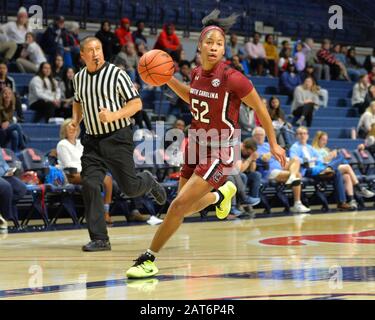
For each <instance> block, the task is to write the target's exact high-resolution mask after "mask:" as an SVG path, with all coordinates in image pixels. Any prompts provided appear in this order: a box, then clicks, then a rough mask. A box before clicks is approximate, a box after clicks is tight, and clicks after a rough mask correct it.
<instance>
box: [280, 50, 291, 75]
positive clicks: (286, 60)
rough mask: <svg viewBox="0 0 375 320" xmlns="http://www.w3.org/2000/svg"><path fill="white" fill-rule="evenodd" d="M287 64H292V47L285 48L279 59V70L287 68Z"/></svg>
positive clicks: (282, 70)
mask: <svg viewBox="0 0 375 320" xmlns="http://www.w3.org/2000/svg"><path fill="white" fill-rule="evenodd" d="M289 64H294V61H293V58H292V49H290V48H287V49H286V50H285V52H284V54H283V56H282V57H281V58H280V60H279V70H280V72H281V73H282V72H284V71H286V70H287V69H288V66H289Z"/></svg>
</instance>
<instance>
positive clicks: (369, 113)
mask: <svg viewBox="0 0 375 320" xmlns="http://www.w3.org/2000/svg"><path fill="white" fill-rule="evenodd" d="M373 123H375V101H372V102H371V103H370V106H369V107H368V108H367V109H366V111H365V112H364V113H363V115H361V117H360V118H359V122H358V126H357V132H358V137H359V138H363V139H364V138H366V136H367V135H368V133H369V132H370V130H371V126H372V124H373Z"/></svg>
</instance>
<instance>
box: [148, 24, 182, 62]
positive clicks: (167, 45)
mask: <svg viewBox="0 0 375 320" xmlns="http://www.w3.org/2000/svg"><path fill="white" fill-rule="evenodd" d="M154 49H159V50H163V51H165V52H168V53H169V54H170V55H171V57H172V59H173V60H175V61H177V62H179V61H180V52H181V50H182V46H181V43H180V39H179V38H178V36H177V35H176V33H175V28H174V24H173V23H167V24H165V25H164V26H163V31H162V32H160V34H159V37H158V39H157V40H156V43H155V46H154Z"/></svg>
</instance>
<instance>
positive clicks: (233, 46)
mask: <svg viewBox="0 0 375 320" xmlns="http://www.w3.org/2000/svg"><path fill="white" fill-rule="evenodd" d="M233 56H238V58H239V60H240V61H242V60H243V59H244V58H245V52H244V50H243V48H241V46H240V45H239V44H238V37H237V34H235V33H234V32H232V33H231V34H230V38H229V43H228V44H227V45H226V46H225V58H226V59H227V60H231V59H232V58H233Z"/></svg>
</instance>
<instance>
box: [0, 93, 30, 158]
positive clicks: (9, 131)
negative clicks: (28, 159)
mask: <svg viewBox="0 0 375 320" xmlns="http://www.w3.org/2000/svg"><path fill="white" fill-rule="evenodd" d="M15 110H16V98H15V96H14V94H13V91H12V89H11V88H9V87H5V88H4V89H3V90H2V91H1V93H0V125H1V127H0V144H1V147H5V146H6V145H7V143H8V141H10V143H11V149H12V150H13V151H14V152H18V151H21V150H23V149H25V147H26V141H25V137H24V134H23V131H22V128H21V126H20V125H19V124H18V123H15V122H14V120H13V115H14V112H15Z"/></svg>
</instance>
